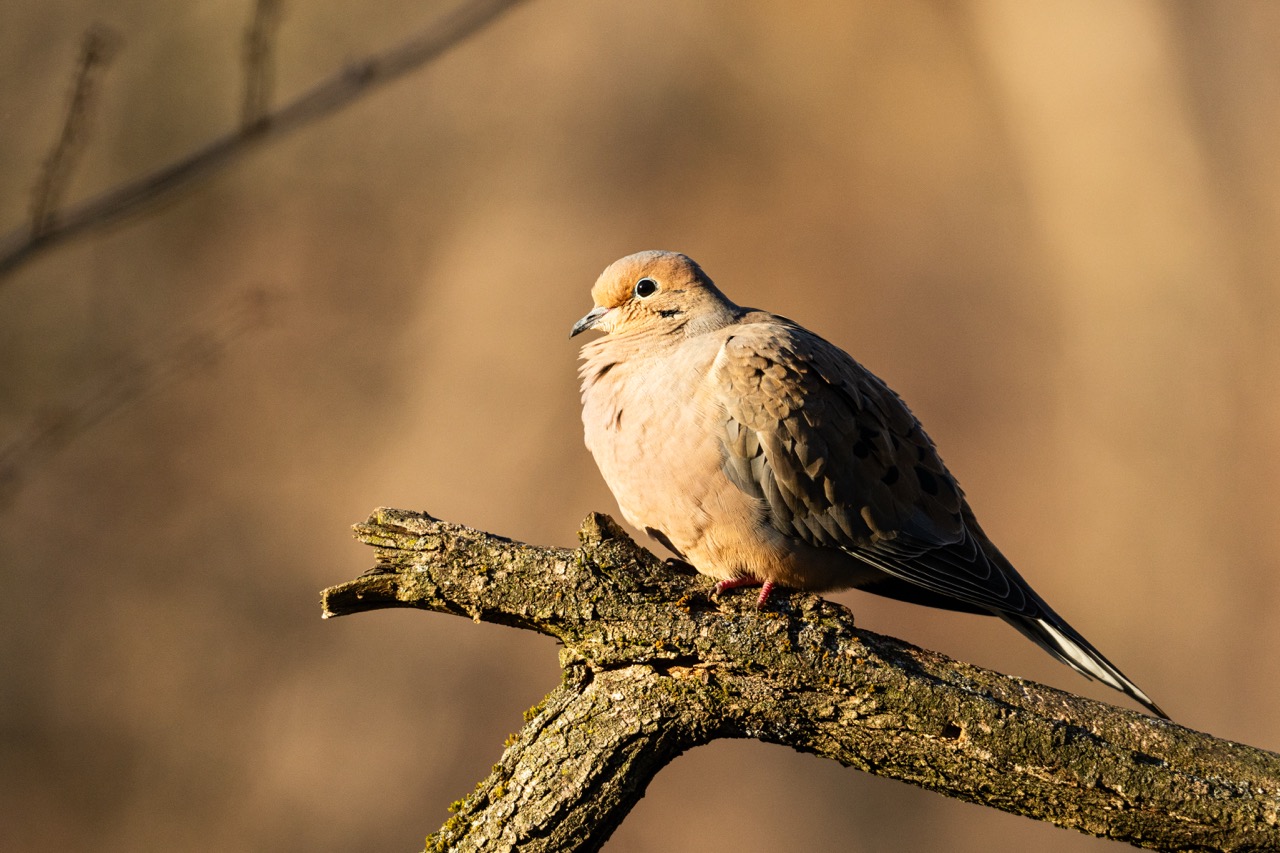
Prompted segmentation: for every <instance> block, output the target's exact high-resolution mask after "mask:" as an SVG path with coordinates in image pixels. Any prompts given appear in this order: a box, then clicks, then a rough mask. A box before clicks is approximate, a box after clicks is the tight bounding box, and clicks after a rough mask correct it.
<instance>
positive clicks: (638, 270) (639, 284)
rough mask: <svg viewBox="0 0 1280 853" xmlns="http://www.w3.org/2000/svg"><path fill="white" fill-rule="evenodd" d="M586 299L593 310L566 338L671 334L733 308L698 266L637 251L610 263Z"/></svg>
mask: <svg viewBox="0 0 1280 853" xmlns="http://www.w3.org/2000/svg"><path fill="white" fill-rule="evenodd" d="M591 298H592V299H593V300H594V301H595V304H596V307H595V309H594V310H592V311H591V313H589V314H587V316H585V317H583V318H582V319H581V320H579V321H578V322H577V324H575V325H574V327H573V331H572V332H571V333H570V337H572V336H573V335H576V334H578V333H579V332H583V331H586V330H587V329H596V330H599V331H602V332H610V333H612V332H620V331H631V330H635V329H649V328H655V329H661V328H663V327H670V328H671V329H676V328H678V327H679V326H682V325H684V324H685V323H687V322H689V321H690V320H692V319H696V318H697V317H698V316H699V315H702V314H706V313H708V312H715V311H723V310H725V309H726V308H729V307H732V303H730V302H729V301H728V300H726V299H725V298H724V296H723V295H722V294H721V293H720V291H719V290H717V289H716V287H715V285H714V284H712V283H711V279H709V278H707V275H706V273H704V272H703V271H702V268H701V267H699V266H698V265H697V263H695V262H694V261H693V260H692V259H691V258H689V257H687V256H685V255H681V254H678V253H676V252H658V251H649V252H637V253H636V254H634V255H628V256H627V257H625V258H622V259H620V260H617V261H614V262H613V263H612V264H610V265H609V266H608V267H607V268H606V269H605V271H604V272H603V273H601V274H600V278H599V279H597V280H596V283H595V286H594V287H592V288H591Z"/></svg>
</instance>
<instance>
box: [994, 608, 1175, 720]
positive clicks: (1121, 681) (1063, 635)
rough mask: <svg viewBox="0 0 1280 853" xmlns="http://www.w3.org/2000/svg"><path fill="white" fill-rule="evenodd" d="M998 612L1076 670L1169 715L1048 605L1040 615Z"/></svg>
mask: <svg viewBox="0 0 1280 853" xmlns="http://www.w3.org/2000/svg"><path fill="white" fill-rule="evenodd" d="M998 615H999V616H1000V617H1001V618H1003V619H1004V620H1005V621H1006V622H1008V623H1009V624H1010V625H1012V626H1013V627H1015V628H1017V629H1018V630H1019V631H1021V632H1022V633H1023V634H1025V635H1026V636H1027V637H1028V638H1029V639H1030V640H1031V641H1032V642H1034V643H1035V644H1036V645H1038V646H1040V647H1041V648H1042V649H1044V650H1045V651H1047V652H1048V653H1049V654H1051V655H1053V656H1054V657H1055V658H1057V659H1058V660H1060V661H1062V662H1063V663H1065V664H1066V665H1067V666H1069V667H1071V668H1072V669H1074V670H1075V671H1076V672H1078V673H1080V674H1081V675H1083V676H1085V677H1087V678H1096V679H1098V680H1099V681H1101V682H1102V683H1103V684H1106V685H1107V686H1109V687H1114V688H1115V689H1116V690H1119V691H1120V692H1121V693H1124V694H1125V695H1127V696H1131V697H1132V698H1133V699H1134V700H1136V701H1137V702H1139V703H1141V704H1142V705H1144V706H1145V707H1146V708H1148V709H1149V710H1150V711H1151V712H1152V713H1153V714H1155V715H1156V716H1158V717H1162V718H1163V719H1166V720H1167V719H1169V715H1168V714H1166V713H1165V712H1164V711H1162V710H1160V706H1158V705H1157V704H1156V703H1155V702H1152V701H1151V697H1149V696H1147V694H1146V693H1143V692H1142V690H1141V689H1140V688H1139V687H1138V685H1136V684H1134V683H1133V682H1132V681H1130V680H1129V679H1128V678H1127V677H1126V676H1125V674H1124V673H1123V672H1121V671H1120V670H1119V669H1117V668H1116V666H1115V664H1113V663H1111V661H1109V660H1107V659H1106V658H1105V657H1103V655H1102V652H1100V651H1098V650H1097V649H1095V648H1094V647H1093V645H1092V644H1091V643H1090V642H1089V641H1088V640H1086V639H1085V638H1084V637H1082V636H1080V633H1079V632H1078V631H1076V630H1075V629H1074V628H1072V627H1071V626H1070V625H1068V624H1067V623H1066V622H1064V621H1063V620H1062V618H1061V617H1059V616H1058V615H1057V614H1056V613H1054V612H1053V611H1052V610H1050V609H1049V608H1048V607H1045V615H1044V616H1039V617H1031V616H1020V615H1018V614H1015V613H1000V614H998Z"/></svg>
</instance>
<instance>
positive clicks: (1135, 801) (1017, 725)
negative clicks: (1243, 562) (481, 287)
mask: <svg viewBox="0 0 1280 853" xmlns="http://www.w3.org/2000/svg"><path fill="white" fill-rule="evenodd" d="M355 529H356V536H357V538H359V539H360V540H361V541H363V542H366V543H368V544H370V545H372V546H373V547H374V548H375V551H376V555H377V565H376V566H375V567H374V568H373V569H371V570H370V571H369V572H368V573H366V574H365V575H363V576H361V577H359V578H357V579H355V580H353V581H349V582H348V583H345V584H341V585H339V586H335V587H331V588H330V589H327V590H325V591H324V593H323V596H324V615H325V616H326V617H330V616H340V615H344V614H348V613H357V612H361V611H365V610H376V609H380V608H386V607H416V608H420V609H424V610H435V611H440V612H445V613H455V614H459V615H463V616H469V617H471V618H472V619H475V620H477V621H479V620H485V621H489V622H497V623H501V624H505V625H513V626H517V627H521V628H528V629H530V630H533V631H538V632H540V633H543V634H548V635H550V636H553V637H555V638H557V639H558V640H560V642H561V643H563V644H564V650H563V651H562V652H561V665H562V667H563V670H564V678H563V680H562V683H561V684H560V686H558V687H557V688H555V689H554V690H552V691H551V693H550V694H549V695H548V696H547V698H546V699H545V700H544V702H543V703H542V705H540V706H539V707H538V708H537V709H535V710H534V712H531V713H530V715H529V720H528V723H527V724H526V726H525V727H524V728H523V729H522V730H521V731H520V733H519V734H518V735H517V736H516V737H515V738H514V740H513V742H512V743H511V744H510V745H509V747H508V749H507V751H506V753H505V754H504V755H503V758H502V760H501V762H499V763H498V764H497V765H495V767H494V770H493V773H492V775H490V776H489V778H488V779H486V780H484V781H483V782H481V783H480V784H479V785H478V786H477V787H476V790H475V791H474V792H473V793H472V794H470V795H468V796H467V797H465V798H463V799H462V800H460V801H459V802H458V803H456V804H455V806H454V811H455V814H454V816H453V817H452V818H450V820H449V821H448V822H447V823H446V824H445V825H444V826H443V827H441V829H440V830H439V831H438V832H437V833H435V834H434V835H432V836H431V837H430V838H428V843H427V849H428V850H485V851H489V850H515V849H519V850H521V851H552V850H575V851H576V850H584V851H585V850H597V849H599V848H600V846H601V845H603V844H604V842H605V840H606V839H607V838H608V837H609V835H610V833H611V832H612V831H613V829H614V828H615V827H616V826H617V825H618V824H619V823H620V822H621V821H622V819H623V818H624V817H625V816H626V814H627V812H628V811H629V810H630V809H631V807H632V806H633V805H634V804H635V803H636V802H637V801H638V800H639V799H640V797H641V796H643V794H644V789H645V786H646V785H647V784H648V782H649V780H650V779H652V778H653V777H654V776H655V775H656V774H657V773H658V771H659V770H661V769H662V767H663V766H664V765H665V764H667V763H668V762H669V761H671V759H673V758H675V757H676V756H677V755H679V754H680V753H681V752H683V751H684V750H686V749H689V748H690V747H693V746H696V745H698V744H701V743H706V742H708V741H710V740H713V739H715V738H720V737H739V738H741V737H749V738H756V739H759V740H763V741H768V742H770V743H778V744H786V745H787V746H790V747H793V748H795V749H797V750H801V751H803V752H812V753H814V754H817V755H822V756H825V757H827V758H832V759H835V760H836V761H839V762H840V763H841V764H844V765H846V766H851V767H857V768H859V769H862V770H865V771H867V772H869V773H875V774H877V775H881V776H888V777H891V778H894V779H901V780H902V781H904V782H910V783H912V784H914V785H919V786H921V787H924V788H928V789H930V790H933V791H937V792H939V793H941V794H945V795H947V796H950V797H957V798H959V799H962V800H967V801H969V802H974V803H980V804H983V805H987V806H991V807H993V808H998V809H1001V810H1003V811H1007V812H1012V813H1014V814H1019V815H1025V816H1027V817H1031V818H1035V819H1037V820H1043V821H1048V822H1050V823H1053V824H1056V825H1058V826H1063V827H1069V828H1071V829H1076V830H1078V831H1080V832H1085V833H1088V834H1091V835H1097V836H1102V837H1107V838H1113V839H1115V840H1117V841H1125V842H1128V843H1129V844H1133V845H1135V846H1138V847H1147V848H1152V849H1159V850H1186V851H1276V850H1280V755H1277V754H1275V753H1272V752H1267V751H1265V750H1261V749H1257V748H1254V747H1250V746H1245V745H1243V744H1237V743H1232V742H1230V741H1225V740H1220V739H1218V738H1214V737H1212V736H1210V735H1207V734H1203V733H1200V732H1195V731H1192V730H1190V729H1186V728H1183V727H1182V726H1179V725H1176V724H1173V723H1168V722H1165V721H1161V720H1157V719H1154V718H1152V717H1147V716H1144V715H1142V714H1140V713H1138V712H1136V711H1129V710H1125V709H1121V708H1116V707H1113V706H1111V705H1107V704H1104V703H1101V702H1096V701H1093V700H1090V699H1085V698H1082V697H1079V696H1073V695H1071V694H1068V693H1064V692H1061V691H1059V690H1055V689H1053V688H1049V687H1044V686H1042V685H1039V684H1035V683H1032V682H1028V681H1024V680H1021V679H1017V678H1011V677H1009V676H1006V675H1001V674H1000V673H997V672H993V671H991V670H986V669H982V668H980V667H975V666H971V665H969V664H965V663H961V662H959V661H955V660H952V659H950V658H947V657H945V656H944V655H940V654H937V653H935V652H930V651H926V650H924V649H919V648H916V647H914V646H911V645H909V644H907V643H904V642H902V641H900V640H895V639H893V638H890V637H884V636H881V635H878V634H873V633H871V632H869V631H862V630H858V629H857V628H855V627H854V621H853V616H852V614H850V613H849V611H848V610H847V609H846V608H844V607H842V606H840V605H837V604H834V603H832V602H829V601H824V600H823V599H821V598H819V597H817V596H813V595H807V594H799V593H794V594H792V595H790V596H789V597H788V596H776V598H775V599H774V600H773V601H771V602H770V605H769V607H768V608H767V609H766V610H763V611H760V610H757V609H756V608H755V604H754V602H755V596H753V595H741V596H729V597H727V598H725V599H723V600H720V601H713V600H711V599H710V598H709V597H708V593H709V588H710V583H709V581H708V580H707V579H705V578H700V577H699V576H697V575H696V574H695V573H693V572H691V571H690V570H688V569H687V567H681V566H673V565H672V564H670V563H668V564H664V563H663V562H662V561H660V560H658V559H657V558H656V557H654V556H653V555H652V554H650V553H649V552H647V551H645V550H644V549H642V548H640V547H639V546H637V545H636V544H635V543H634V542H632V541H631V539H630V538H628V537H627V535H626V534H625V533H624V532H623V531H622V530H621V528H619V527H618V525H617V524H616V523H614V522H613V520H612V519H610V518H609V517H608V516H604V515H599V514H592V515H590V516H588V517H587V519H586V521H585V522H584V523H583V526H582V529H581V531H580V532H579V537H580V539H581V542H582V545H581V547H580V548H578V549H575V550H567V549H561V548H541V547H535V546H531V545H526V544H523V543H520V542H514V541H512V540H510V539H505V538H503V537H500V536H494V535H492V534H488V533H483V532H480V531H476V530H472V529H470V528H466V527H462V526H459V525H454V524H449V523H446V522H442V521H439V520H437V519H434V518H432V517H431V516H429V515H426V514H425V513H418V512H408V511H404V510H394V509H380V510H378V511H377V512H375V513H374V515H373V516H372V517H371V518H370V519H369V520H368V521H367V522H365V523H364V524H359V525H356V528H355Z"/></svg>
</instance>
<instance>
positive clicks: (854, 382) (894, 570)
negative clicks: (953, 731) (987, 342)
mask: <svg viewBox="0 0 1280 853" xmlns="http://www.w3.org/2000/svg"><path fill="white" fill-rule="evenodd" d="M591 296H592V298H593V299H594V300H595V307H594V308H593V309H592V310H591V312H590V313H588V314H587V315H586V316H585V317H583V318H582V319H581V320H579V321H578V322H577V323H576V324H575V325H574V326H573V330H572V332H571V333H570V337H573V336H574V335H577V334H579V333H580V332H583V331H586V330H587V329H595V330H599V331H602V332H605V333H606V334H605V335H604V336H603V337H601V338H598V339H596V340H594V341H591V342H589V343H588V344H586V345H585V346H584V347H583V348H582V360H583V364H582V368H581V371H580V372H581V376H582V423H583V426H584V431H585V437H586V444H587V448H588V449H589V450H590V451H591V454H592V455H593V456H594V457H595V460H596V464H597V465H598V466H599V467H600V473H601V474H603V475H604V479H605V482H606V483H608V485H609V488H610V490H611V491H612V492H613V494H614V497H615V498H617V501H618V506H619V508H620V509H621V510H622V514H623V516H624V517H625V518H626V519H627V521H629V522H631V523H632V524H634V525H635V526H636V527H638V528H641V529H643V530H645V531H646V532H648V533H649V534H650V535H651V536H653V537H654V538H655V539H657V540H658V541H659V542H661V543H662V544H663V545H665V546H666V547H667V548H669V549H670V550H671V551H672V552H673V553H674V554H675V555H676V556H677V557H678V558H679V559H680V560H682V561H684V562H687V563H689V564H691V565H692V566H693V567H694V568H695V569H697V570H698V571H699V572H701V573H702V574H705V575H710V576H711V577H713V578H716V579H717V581H718V582H717V583H716V585H715V590H714V592H715V594H719V593H722V592H724V591H726V590H729V589H733V588H735V587H740V586H760V587H762V589H761V591H760V596H759V604H760V605H764V604H765V603H766V602H767V600H768V598H769V595H770V592H771V590H773V588H774V586H775V585H778V586H784V587H792V588H795V589H801V590H813V591H824V590H837V589H849V588H858V589H862V590H865V591H867V592H874V593H877V594H879V595H884V596H888V597H889V598H895V599H899V600H901V601H909V602H914V603H917V604H925V605H929V606H932V607H941V608H944V609H947V610H957V611H962V612H966V613H983V614H995V615H997V616H999V617H1001V618H1002V619H1004V620H1005V621H1006V622H1008V623H1009V624H1011V625H1013V627H1015V628H1017V629H1018V630H1019V631H1021V632H1022V633H1023V634H1025V635H1026V636H1027V637H1029V638H1030V639H1031V640H1032V641H1033V642H1035V643H1036V644H1037V645H1039V646H1040V647H1041V648H1043V649H1045V650H1046V651H1047V652H1048V653H1049V654H1051V655H1053V656H1054V657H1055V658H1057V659H1058V660H1060V661H1062V662H1064V663H1066V664H1067V665H1068V666H1070V667H1072V668H1073V669H1075V670H1076V671H1078V672H1080V673H1082V674H1084V675H1085V676H1087V677H1091V678H1097V679H1098V680H1099V681H1102V682H1103V683H1105V684H1108V685H1110V686H1111V687H1114V688H1115V689H1117V690H1119V691H1121V692H1123V693H1126V694H1127V695H1129V696H1131V697H1133V698H1134V699H1136V700H1137V701H1138V702H1140V703H1142V704H1143V705H1145V706H1146V707H1147V708H1149V709H1150V710H1151V711H1153V712H1154V713H1156V714H1158V715H1160V716H1161V717H1165V718H1166V719H1167V716H1166V715H1165V713H1164V712H1163V711H1161V710H1160V709H1159V708H1158V707H1157V706H1156V705H1155V703H1153V702H1152V701H1151V699H1150V698H1149V697H1148V696H1147V695H1146V694H1145V693H1143V692H1142V691H1141V690H1140V689H1139V688H1138V687H1137V685H1135V684H1134V683H1133V682H1132V681H1130V680H1129V679H1128V678H1126V677H1125V676H1124V674H1123V673H1121V672H1120V670H1119V669H1117V668H1116V667H1115V666H1114V665H1112V664H1111V663H1110V662H1109V661H1108V660H1107V659H1106V658H1105V657H1103V656H1102V654H1101V653H1100V652H1099V651H1098V650H1097V649H1095V648H1094V647H1093V646H1092V645H1091V644H1090V643H1089V642H1088V641H1087V640H1086V639H1085V638H1084V637H1082V636H1081V635H1080V634H1079V633H1078V632H1077V631H1076V630H1075V629H1073V628H1072V627H1071V626H1070V625H1068V624H1067V623H1066V622H1065V621H1064V620H1063V619H1062V618H1061V617H1060V616H1058V614H1056V613H1055V612H1054V611H1053V610H1052V609H1051V608H1050V607H1049V605H1047V604H1045V602H1044V600H1043V599H1041V598H1040V596H1038V595H1036V593H1035V592H1034V591H1033V590H1032V589H1031V587H1030V586H1029V585H1028V584H1027V582H1026V581H1024V580H1023V579H1022V577H1021V575H1019V574H1018V572H1017V571H1016V570H1015V569H1014V568H1013V566H1012V565H1011V564H1010V563H1009V561H1008V560H1006V559H1005V557H1004V556H1003V555H1002V554H1001V553H1000V551H999V550H997V549H996V546H995V545H993V544H992V543H991V540H990V539H988V538H987V536H986V534H985V533H983V532H982V528H981V527H979V526H978V522H977V520H976V519H975V518H974V516H973V512H972V510H970V509H969V504H968V502H967V501H966V500H965V498H964V493H963V492H962V491H961V490H960V487H959V485H957V483H956V480H955V478H954V477H953V476H952V475H951V472H950V471H948V470H947V467H946V466H945V465H944V464H943V463H942V460H941V459H940V458H939V457H938V453H937V450H936V449H935V448H934V445H933V442H932V441H931V440H930V439H929V436H927V435H926V434H925V432H924V430H923V429H922V428H921V426H920V423H919V421H917V420H916V418H915V416H914V415H912V413H911V411H910V410H909V409H908V408H907V406H906V404H905V403H903V402H902V400H901V399H900V398H899V397H898V395H897V394H895V393H894V392H893V391H892V390H890V389H889V387H888V386H887V385H885V383H884V382H883V381H881V380H880V379H879V378H878V377H877V376H875V375H874V374H872V373H871V371H869V370H867V369H866V368H865V367H863V366H862V365H861V364H859V363H858V362H856V361H854V360H853V359H852V358H851V357H850V356H849V355H847V354H846V353H845V352H844V351H842V350H841V349H839V348H838V347H836V346H834V345H833V344H831V343H828V342H827V341H825V340H823V339H822V338H820V337H818V336H817V335H815V334H814V333H813V332H810V331H808V330H807V329H805V328H803V327H801V326H799V325H797V324H796V323H794V322H792V321H791V320H788V319H786V318H784V317H779V316H777V315H775V314H770V313H767V312H765V311H758V310H754V309H750V308H741V307H739V306H738V305H735V304H734V303H733V302H731V301H729V299H728V298H727V297H725V295H724V294H722V293H721V292H720V291H719V290H718V289H717V288H716V286H715V285H714V284H713V283H712V281H711V279H710V278H708V277H707V275H706V273H704V272H703V271H702V268H701V267H699V266H698V265H697V264H696V263H695V262H694V261H693V260H691V259H690V258H688V257H686V256H684V255H681V254H676V253H674V252H640V253H638V254H634V255H630V256H628V257H625V258H622V259H621V260H619V261H616V262H614V263H613V264H611V265H610V266H609V267H608V268H607V269H606V270H605V271H604V272H603V273H602V274H601V276H600V278H599V280H598V281H597V282H596V284H595V286H594V287H593V288H592V289H591Z"/></svg>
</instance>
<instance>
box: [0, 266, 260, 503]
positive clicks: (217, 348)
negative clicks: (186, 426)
mask: <svg viewBox="0 0 1280 853" xmlns="http://www.w3.org/2000/svg"><path fill="white" fill-rule="evenodd" d="M277 296H278V294H276V293H273V292H271V291H268V290H266V289H263V288H255V289H253V290H250V291H248V292H246V293H243V294H241V295H239V296H238V297H236V298H235V299H233V300H232V301H231V302H230V303H228V304H226V305H222V306H220V307H218V308H216V309H214V312H213V314H212V316H210V317H208V318H206V319H204V320H203V321H201V322H199V323H197V324H196V325H194V326H193V327H191V328H188V329H185V330H182V331H180V332H178V333H176V334H174V335H173V336H172V337H171V338H170V339H169V340H168V341H165V342H162V343H160V344H159V345H158V346H156V347H155V348H154V349H153V351H152V353H151V354H150V355H149V356H146V357H143V358H141V359H136V360H131V361H130V362H129V363H127V364H124V365H122V366H120V367H119V368H118V369H116V370H115V371H113V372H111V374H110V375H108V376H106V377H104V378H99V379H97V380H96V381H94V382H93V383H91V384H89V385H87V386H86V387H85V388H83V389H82V390H81V392H80V394H79V395H78V397H77V398H75V399H72V400H70V401H67V402H64V403H61V404H57V405H48V406H45V407H44V408H43V409H42V410H41V411H40V412H39V413H38V414H37V415H36V417H35V418H34V420H33V421H32V423H31V424H30V425H29V426H28V427H26V428H25V429H23V430H21V431H19V432H18V434H17V435H15V436H13V437H12V438H11V439H10V440H8V441H7V442H5V443H4V444H0V509H3V508H4V507H6V506H7V505H8V504H9V503H10V502H11V501H12V500H13V498H14V497H15V496H16V495H17V493H18V490H19V489H20V488H21V486H22V481H23V480H24V479H25V478H26V476H27V475H28V474H29V472H30V471H31V470H32V469H34V468H36V467H38V466H39V465H40V464H41V463H43V462H44V461H45V460H47V459H48V458H49V457H51V456H53V455H54V454H56V453H58V452H59V451H61V450H62V449H64V448H65V447H66V446H67V445H68V444H70V443H71V442H72V441H73V440H75V439H76V438H78V437H79V436H81V435H83V434H84V433H85V432H87V431H88V430H89V429H90V428H92V427H93V426H94V425H96V424H98V423H99V422H101V421H102V420H104V419H105V418H107V417H108V416H110V415H112V414H113V413H115V412H118V411H120V410H121V409H124V408H126V407H127V406H129V405H131V404H134V403H137V402H138V401H140V400H142V399H144V398H146V397H147V396H148V395H150V394H153V393H155V392H156V391H158V390H160V389H161V388H164V387H166V386H169V385H173V384H175V383H176V382H177V381H178V380H180V379H182V378H184V377H186V376H190V375H192V374H194V373H198V372H199V371H201V370H206V369H208V368H209V367H211V366H212V365H213V364H215V363H217V361H218V360H220V359H221V358H222V357H223V356H225V355H226V353H227V352H228V351H229V350H230V349H231V346H232V344H233V343H234V342H235V341H236V340H238V339H239V338H241V337H243V336H244V335H247V334H251V333H253V332H257V331H259V330H261V329H263V328H265V327H267V326H269V325H270V323H271V319H272V317H273V315H274V312H273V311H272V307H273V305H274V303H275V302H276V301H277Z"/></svg>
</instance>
